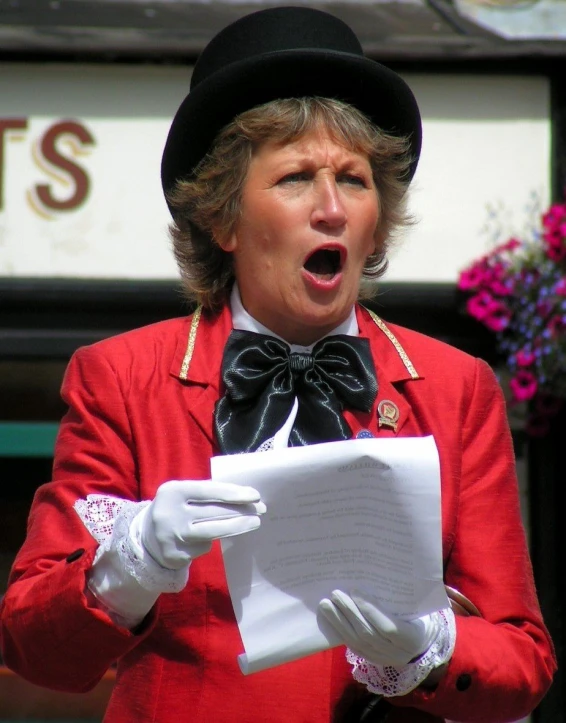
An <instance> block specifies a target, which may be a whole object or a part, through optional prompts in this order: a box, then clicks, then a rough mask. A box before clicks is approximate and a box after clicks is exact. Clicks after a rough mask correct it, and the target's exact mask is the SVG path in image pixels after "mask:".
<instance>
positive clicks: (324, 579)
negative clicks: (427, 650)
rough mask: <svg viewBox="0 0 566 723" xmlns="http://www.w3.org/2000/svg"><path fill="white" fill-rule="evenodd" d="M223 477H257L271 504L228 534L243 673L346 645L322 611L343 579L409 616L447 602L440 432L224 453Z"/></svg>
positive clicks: (253, 482) (252, 480) (216, 471)
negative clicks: (253, 524)
mask: <svg viewBox="0 0 566 723" xmlns="http://www.w3.org/2000/svg"><path fill="white" fill-rule="evenodd" d="M212 477H213V479H215V480H217V481H228V482H234V483H237V484H243V485H250V486H252V487H255V488H256V489H257V490H258V491H259V492H260V494H261V498H262V500H263V501H264V502H265V504H266V505H267V513H266V514H265V515H264V516H263V517H262V523H261V527H260V529H259V530H256V531H254V532H251V533H248V534H246V535H240V536H237V537H232V538H227V539H225V540H223V541H222V549H223V554H224V563H225V568H226V576H227V580H228V587H229V590H230V595H231V598H232V602H233V605H234V610H235V614H236V618H237V621H238V625H239V628H240V633H241V636H242V640H243V643H244V648H245V653H244V654H242V655H241V656H240V658H239V663H240V667H241V669H242V671H243V672H244V673H246V674H247V673H253V672H256V671H258V670H263V669H265V668H269V667H273V666H275V665H279V664H281V663H284V662H288V661H290V660H295V659H297V658H301V657H304V656H306V655H310V654H312V653H314V652H317V651H319V650H324V649H327V648H330V647H333V646H335V645H339V644H340V643H341V641H340V640H338V639H336V636H335V634H334V632H333V630H332V629H331V628H330V626H329V625H328V624H327V623H326V621H325V620H324V618H322V617H321V616H318V615H317V607H318V603H319V602H320V600H321V599H322V598H323V597H328V595H329V594H330V593H331V592H332V590H335V589H341V590H344V591H346V592H348V591H351V590H354V589H357V590H361V591H363V592H365V593H368V594H371V595H372V596H373V598H375V600H376V601H377V604H378V606H380V607H381V609H382V610H383V611H385V612H389V613H393V614H395V615H399V616H403V617H405V618H408V619H410V618H414V617H418V616H420V615H424V614H426V613H429V612H432V611H434V610H438V609H440V608H443V607H447V606H448V599H447V597H446V593H445V590H444V585H443V580H442V552H441V550H442V547H441V546H442V543H441V513H440V465H439V460H438V452H437V449H436V445H435V443H434V440H433V438H432V437H411V438H388V439H385V438H384V439H354V440H349V441H346V442H330V443H327V444H317V445H312V446H307V447H292V448H286V449H282V450H273V451H269V452H261V453H255V454H241V455H230V456H221V457H214V458H213V459H212Z"/></svg>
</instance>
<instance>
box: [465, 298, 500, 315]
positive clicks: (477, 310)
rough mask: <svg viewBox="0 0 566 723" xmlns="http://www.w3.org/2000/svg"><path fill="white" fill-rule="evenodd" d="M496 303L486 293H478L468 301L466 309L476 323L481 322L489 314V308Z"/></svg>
mask: <svg viewBox="0 0 566 723" xmlns="http://www.w3.org/2000/svg"><path fill="white" fill-rule="evenodd" d="M494 303H496V302H495V301H494V299H493V297H492V296H491V294H489V293H488V292H487V291H480V293H479V294H476V295H475V296H472V297H471V298H470V299H468V302H467V304H466V309H467V311H468V314H469V315H470V316H473V317H474V319H477V320H478V321H483V319H484V318H485V316H486V315H487V314H488V313H489V310H490V306H491V305H492V304H494Z"/></svg>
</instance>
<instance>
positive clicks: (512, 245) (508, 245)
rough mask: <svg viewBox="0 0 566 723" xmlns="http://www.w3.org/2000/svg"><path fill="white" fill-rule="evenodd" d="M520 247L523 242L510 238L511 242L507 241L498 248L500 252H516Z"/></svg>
mask: <svg viewBox="0 0 566 723" xmlns="http://www.w3.org/2000/svg"><path fill="white" fill-rule="evenodd" d="M520 245H521V242H520V241H519V239H516V238H510V239H509V241H506V242H505V243H504V244H501V246H498V247H497V248H498V250H499V251H514V250H515V249H516V248H518V247H519V246H520Z"/></svg>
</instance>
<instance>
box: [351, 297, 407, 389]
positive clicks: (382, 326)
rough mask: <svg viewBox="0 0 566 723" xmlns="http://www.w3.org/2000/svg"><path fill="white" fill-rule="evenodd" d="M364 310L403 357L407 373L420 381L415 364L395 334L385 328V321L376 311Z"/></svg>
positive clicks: (365, 307)
mask: <svg viewBox="0 0 566 723" xmlns="http://www.w3.org/2000/svg"><path fill="white" fill-rule="evenodd" d="M364 309H365V310H366V311H367V312H368V314H369V315H370V316H371V318H372V320H373V322H374V323H375V324H376V325H377V326H378V327H379V329H381V331H382V332H383V333H384V334H385V336H386V337H387V338H388V339H389V341H390V342H391V343H392V344H393V346H394V347H395V350H396V352H397V354H399V356H400V357H401V361H402V362H403V364H404V365H405V368H406V369H407V371H408V372H409V374H410V375H411V377H412V378H413V379H419V378H420V374H419V373H418V372H417V370H416V369H415V367H414V366H413V363H412V361H411V360H410V359H409V357H408V355H407V352H406V351H405V350H404V349H403V347H402V346H401V344H400V343H399V340H398V339H397V337H396V336H395V334H394V333H393V332H392V331H391V330H390V329H388V328H387V327H386V326H385V323H384V322H383V320H382V319H381V318H380V317H379V316H378V315H377V314H376V313H375V312H374V311H372V310H371V309H368V308H367V306H364Z"/></svg>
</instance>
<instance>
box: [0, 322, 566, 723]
mask: <svg viewBox="0 0 566 723" xmlns="http://www.w3.org/2000/svg"><path fill="white" fill-rule="evenodd" d="M357 315H358V323H359V327H360V334H361V335H362V336H367V337H368V338H369V339H370V341H371V346H372V351H373V356H374V359H375V363H376V368H377V374H378V383H379V392H378V397H377V400H376V403H375V406H374V409H373V410H372V412H371V413H369V414H368V413H358V412H355V413H352V412H349V411H346V412H345V417H346V418H347V420H348V422H349V423H350V425H351V427H352V429H353V432H354V434H356V433H357V432H358V431H360V430H362V429H368V430H370V431H371V432H372V433H373V434H374V435H375V436H378V437H379V436H391V435H394V434H399V435H403V436H420V435H429V434H432V435H434V438H435V440H436V443H437V446H438V450H439V454H440V462H441V475H442V516H443V550H444V566H445V581H446V583H447V584H449V585H451V586H453V587H455V588H457V589H458V590H460V591H462V592H463V593H464V594H465V595H467V596H468V597H469V598H470V599H471V600H472V601H473V602H475V604H476V605H477V606H478V607H479V609H480V611H481V613H482V616H483V617H482V618H458V619H457V641H456V650H455V653H454V656H453V658H452V660H451V662H450V664H449V666H448V671H447V673H446V675H445V677H444V678H443V680H442V682H441V683H440V685H439V686H438V688H437V689H436V690H435V691H434V692H425V691H422V690H419V691H417V692H413V693H411V694H409V695H407V696H404V697H401V698H397V699H394V700H393V701H392V702H393V703H394V705H395V706H399V708H395V710H394V712H393V714H392V715H391V716H390V718H389V719H388V720H389V721H392V722H395V721H397V722H399V723H400V722H401V721H414V722H415V723H418V722H422V723H424V722H425V721H429V722H432V721H435V720H442V719H443V718H448V719H451V720H456V721H463V722H464V721H482V723H490V721H491V722H493V723H495V722H497V721H511V720H516V719H518V718H521V717H522V716H524V715H526V714H527V713H528V712H529V711H530V710H531V709H532V708H534V707H535V706H536V704H537V703H538V701H539V700H540V698H541V697H542V696H543V694H544V693H545V692H546V690H547V688H548V686H549V684H550V681H551V678H552V674H553V672H554V668H555V661H554V656H553V651H552V644H551V642H550V639H549V636H548V633H547V631H546V629H545V627H544V625H543V622H542V619H541V614H540V610H539V606H538V603H537V599H536V595H535V590H534V586H533V579H532V573H531V567H530V562H529V557H528V552H527V547H526V544H525V536H524V532H523V528H522V525H521V519H520V511H519V500H518V493H517V484H516V477H515V465H514V457H513V450H512V446H511V440H510V435H509V431H508V427H507V420H506V412H505V405H504V402H503V399H502V395H501V392H500V389H499V386H498V384H497V381H496V379H495V377H494V375H493V373H492V372H491V370H490V369H489V367H488V366H487V364H485V363H484V362H483V361H481V360H477V359H474V358H472V357H470V356H468V355H466V354H464V353H462V352H460V351H458V350H456V349H454V348H452V347H449V346H447V345H445V344H443V343H441V342H439V341H436V340H434V339H431V338H428V337H425V336H423V335H421V334H418V333H416V332H413V331H409V330H407V329H403V328H400V327H395V326H393V325H391V326H388V327H385V326H384V325H383V324H381V326H378V324H377V323H376V322H375V320H374V319H372V318H371V317H370V314H369V313H368V312H367V311H366V310H364V309H358V310H357ZM230 330H231V316H230V312H229V310H228V309H225V310H224V311H223V312H222V313H221V314H220V315H219V316H212V315H208V314H206V313H204V314H203V315H202V317H201V318H200V320H198V319H196V318H195V317H189V318H188V319H173V320H170V321H165V322H162V323H159V324H154V325H152V326H149V327H145V328H143V329H138V330H135V331H132V332H129V333H126V334H122V335H120V336H117V337H114V338H112V339H107V340H105V341H102V342H100V343H98V344H95V345H93V346H90V347H86V348H83V349H80V350H79V351H78V352H77V353H76V354H75V355H74V357H73V359H72V360H71V362H70V364H69V367H68V370H67V373H66V376H65V380H64V383H63V391H62V394H63V398H64V399H65V401H66V402H67V404H68V405H69V411H68V412H67V414H66V416H65V417H64V419H63V422H62V425H61V430H60V433H59V437H58V440H57V445H56V452H55V464H54V481H53V482H52V483H50V484H47V485H44V486H43V487H41V488H40V489H39V490H38V491H37V494H36V497H35V500H34V503H33V506H32V510H31V513H30V518H29V529H28V535H27V539H26V541H25V543H24V545H23V547H22V549H21V551H20V552H19V554H18V556H17V558H16V561H15V564H14V567H13V570H12V574H11V579H10V584H9V587H8V590H7V593H6V595H5V598H4V600H3V603H2V617H1V621H2V628H1V632H2V638H3V640H2V646H3V651H2V653H3V656H4V660H5V662H6V664H7V665H8V666H9V667H10V668H12V669H13V670H15V671H16V672H17V673H19V674H20V675H22V676H23V677H25V678H27V679H28V680H30V681H32V682H34V683H37V684H40V685H43V686H46V687H50V688H55V689H59V690H66V691H84V690H88V689H89V688H91V687H92V686H94V685H95V684H96V683H97V681H98V680H99V679H100V678H101V676H102V675H103V674H104V672H105V671H106V669H107V668H108V666H109V665H110V664H111V663H112V662H113V661H115V660H117V659H118V673H117V681H116V686H115V689H114V693H113V696H112V699H111V702H110V704H109V708H108V711H107V714H106V717H105V719H104V720H105V721H106V723H133V722H134V721H135V722H136V723H143V722H145V721H148V722H149V721H152V722H153V723H180V722H182V721H191V723H210V722H211V721H212V722H213V723H215V722H216V721H219V722H220V721H236V723H256V722H257V723H266V722H267V721H269V723H329V722H330V721H331V720H333V710H334V708H335V706H336V703H337V701H338V699H339V698H340V697H341V696H342V695H343V694H344V691H345V689H346V688H347V687H348V686H350V687H352V682H351V675H350V671H349V666H348V665H347V664H346V663H345V661H344V650H343V648H336V649H334V650H332V651H327V652H324V653H319V654H316V655H313V656H310V657H308V658H305V659H303V660H299V661H297V662H293V663H289V664H286V665H283V666H279V667H277V668H274V669H271V670H267V671H264V672H261V673H255V674H252V675H249V676H243V675H242V674H241V673H240V671H239V668H238V666H237V663H236V658H237V655H238V654H239V653H240V652H242V649H243V648H242V644H241V640H240V637H239V633H238V629H237V626H236V624H235V620H234V615H233V611H232V607H231V604H230V600H229V597H228V592H227V588H226V580H225V575H224V570H223V565H222V557H221V554H220V550H219V546H218V545H216V546H215V547H214V548H213V551H212V552H211V553H209V554H208V555H205V556H203V557H201V558H199V559H197V560H196V561H195V562H194V563H193V564H192V565H191V571H190V581H189V584H188V585H187V587H186V588H185V590H184V591H183V592H182V593H179V594H176V595H172V594H164V595H162V596H161V597H160V599H159V601H158V603H157V604H156V606H155V607H154V609H153V610H152V612H151V613H150V614H149V615H148V617H147V618H146V621H145V622H144V624H143V626H142V628H141V629H140V630H138V631H137V632H136V634H134V633H131V632H128V631H125V630H123V629H120V628H118V627H116V626H115V625H113V624H112V622H111V621H110V619H109V618H108V617H107V616H106V615H105V614H104V613H103V612H101V611H99V610H96V609H91V608H89V607H88V604H87V602H86V599H85V597H84V595H83V591H84V588H85V575H86V572H87V571H88V569H89V568H90V566H91V564H92V560H93V556H94V553H95V551H96V547H97V543H96V542H95V540H94V539H93V538H92V537H91V536H90V535H89V533H88V532H87V531H86V529H85V528H84V527H83V524H82V522H81V521H80V519H79V517H78V515H77V514H76V513H75V512H74V511H73V503H74V502H75V500H76V499H77V498H84V497H86V495H87V494H89V493H102V494H108V495H116V496H119V497H125V498H129V499H133V500H140V499H151V498H153V497H154V495H155V491H156V489H157V487H158V486H159V485H160V484H161V483H163V482H165V481H166V480H170V479H206V478H208V477H209V476H210V464H209V460H210V457H211V455H213V454H215V453H217V449H216V448H215V441H214V435H213V409H214V403H215V402H216V400H217V399H218V397H219V395H220V394H221V379H220V363H221V357H222V350H223V347H224V344H225V341H226V339H227V336H228V334H229V333H230ZM382 400H390V401H391V402H393V403H394V404H395V405H396V406H397V408H398V409H399V420H398V422H397V430H396V431H394V430H393V429H392V428H391V427H388V426H382V427H381V428H379V427H378V414H377V405H378V403H379V402H380V401H382ZM80 550H84V553H82V554H81V553H80ZM268 634H269V631H267V630H266V635H268ZM356 686H357V684H356ZM416 709H418V710H416ZM420 711H423V712H420Z"/></svg>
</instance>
